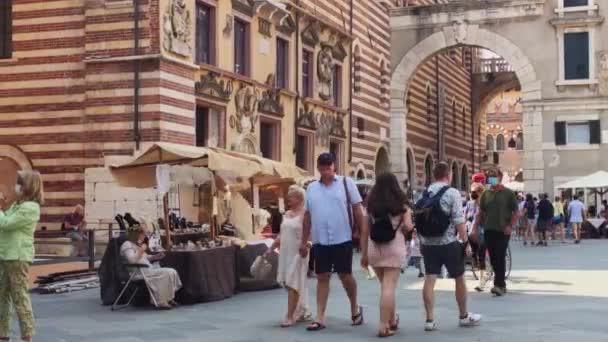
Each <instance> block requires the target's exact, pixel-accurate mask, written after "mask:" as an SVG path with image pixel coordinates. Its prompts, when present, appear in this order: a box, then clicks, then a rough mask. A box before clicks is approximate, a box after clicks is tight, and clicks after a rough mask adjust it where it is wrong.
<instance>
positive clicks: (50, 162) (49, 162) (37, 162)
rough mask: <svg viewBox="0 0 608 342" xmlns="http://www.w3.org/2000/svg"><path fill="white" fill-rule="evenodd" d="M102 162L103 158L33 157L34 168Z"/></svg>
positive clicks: (97, 163)
mask: <svg viewBox="0 0 608 342" xmlns="http://www.w3.org/2000/svg"><path fill="white" fill-rule="evenodd" d="M102 163H103V162H102V159H101V158H53V159H32V164H33V165H34V168H36V167H40V166H69V165H99V164H102Z"/></svg>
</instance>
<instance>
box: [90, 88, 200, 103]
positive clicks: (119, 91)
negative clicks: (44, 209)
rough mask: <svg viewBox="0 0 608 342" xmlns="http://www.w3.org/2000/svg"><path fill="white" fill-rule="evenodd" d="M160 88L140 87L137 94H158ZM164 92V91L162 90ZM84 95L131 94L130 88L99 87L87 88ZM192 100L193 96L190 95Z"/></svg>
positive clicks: (98, 96)
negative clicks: (95, 88) (97, 88)
mask: <svg viewBox="0 0 608 342" xmlns="http://www.w3.org/2000/svg"><path fill="white" fill-rule="evenodd" d="M160 93H161V92H160V89H158V87H149V88H140V89H139V96H150V95H159V94H160ZM163 93H164V92H163ZM86 95H87V98H88V99H95V98H112V97H131V96H133V89H132V88H121V89H99V90H87V91H86ZM191 98H192V100H191V101H194V96H191Z"/></svg>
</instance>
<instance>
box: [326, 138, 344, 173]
mask: <svg viewBox="0 0 608 342" xmlns="http://www.w3.org/2000/svg"><path fill="white" fill-rule="evenodd" d="M329 153H332V154H333V155H334V156H335V157H336V173H338V174H340V173H341V172H342V143H340V142H338V141H331V142H330V143H329Z"/></svg>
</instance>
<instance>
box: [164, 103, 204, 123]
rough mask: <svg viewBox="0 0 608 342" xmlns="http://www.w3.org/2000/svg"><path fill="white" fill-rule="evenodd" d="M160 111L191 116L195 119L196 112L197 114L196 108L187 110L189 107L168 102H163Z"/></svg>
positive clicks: (190, 117)
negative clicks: (184, 107)
mask: <svg viewBox="0 0 608 342" xmlns="http://www.w3.org/2000/svg"><path fill="white" fill-rule="evenodd" d="M160 111H161V112H162V113H169V114H174V115H179V116H183V117H186V118H189V119H193V118H194V116H195V114H196V113H195V111H194V110H187V109H183V108H179V107H175V106H171V105H168V104H161V105H160Z"/></svg>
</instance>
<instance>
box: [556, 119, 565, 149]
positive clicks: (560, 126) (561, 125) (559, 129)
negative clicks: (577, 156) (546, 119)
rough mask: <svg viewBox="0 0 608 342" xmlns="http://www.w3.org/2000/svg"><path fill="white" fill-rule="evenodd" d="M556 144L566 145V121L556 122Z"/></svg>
mask: <svg viewBox="0 0 608 342" xmlns="http://www.w3.org/2000/svg"><path fill="white" fill-rule="evenodd" d="M555 145H558V146H560V145H566V122H565V121H556V122H555Z"/></svg>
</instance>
